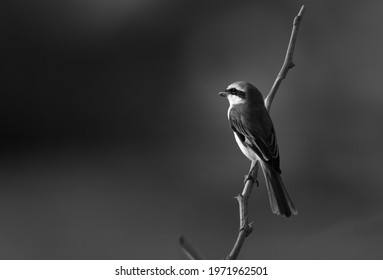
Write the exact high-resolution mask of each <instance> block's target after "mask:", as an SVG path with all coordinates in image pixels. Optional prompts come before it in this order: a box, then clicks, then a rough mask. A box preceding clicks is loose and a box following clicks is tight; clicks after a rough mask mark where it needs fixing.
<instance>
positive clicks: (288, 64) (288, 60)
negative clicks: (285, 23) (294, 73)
mask: <svg viewBox="0 0 383 280" xmlns="http://www.w3.org/2000/svg"><path fill="white" fill-rule="evenodd" d="M304 11H305V5H302V7H301V9H300V10H299V13H298V15H297V16H296V17H295V18H294V22H293V29H292V31H291V36H290V42H289V46H288V47H287V52H286V57H285V61H284V62H283V65H282V68H281V70H280V71H279V74H278V76H277V78H276V80H275V82H274V84H273V86H272V88H271V90H270V92H269V94H268V95H267V97H266V98H265V106H266V109H267V111H269V112H270V107H271V103H272V102H273V99H274V97H275V94H276V93H277V91H278V88H279V86H280V85H281V83H282V80H283V79H284V78H286V75H287V72H288V71H289V70H290V69H291V68H293V67H294V66H295V65H294V63H293V53H294V48H295V41H296V40H297V35H298V28H299V24H300V23H301V20H302V17H303V13H304Z"/></svg>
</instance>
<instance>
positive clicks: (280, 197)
mask: <svg viewBox="0 0 383 280" xmlns="http://www.w3.org/2000/svg"><path fill="white" fill-rule="evenodd" d="M261 167H262V170H263V174H264V175H265V181H266V187H267V192H268V193H269V200H270V206H271V210H272V212H273V213H274V214H277V215H282V216H286V217H290V216H291V214H294V215H297V214H298V210H297V209H296V208H295V206H294V203H293V202H292V200H291V198H290V196H289V194H288V193H287V190H286V188H285V186H284V184H283V182H282V178H281V175H280V174H279V173H278V172H276V171H275V170H274V169H272V168H271V167H269V166H267V165H265V164H264V163H262V162H261Z"/></svg>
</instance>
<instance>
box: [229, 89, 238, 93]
mask: <svg viewBox="0 0 383 280" xmlns="http://www.w3.org/2000/svg"><path fill="white" fill-rule="evenodd" d="M229 91H230V92H231V93H232V94H235V93H236V92H237V89H236V88H231V89H230V90H229Z"/></svg>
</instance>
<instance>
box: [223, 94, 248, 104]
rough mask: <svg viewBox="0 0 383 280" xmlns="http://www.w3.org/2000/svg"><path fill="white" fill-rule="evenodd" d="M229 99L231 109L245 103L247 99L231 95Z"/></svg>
mask: <svg viewBox="0 0 383 280" xmlns="http://www.w3.org/2000/svg"><path fill="white" fill-rule="evenodd" d="M227 99H228V100H229V103H230V107H232V106H233V105H238V104H243V103H245V99H242V98H241V97H239V96H237V95H232V94H229V95H228V96H227Z"/></svg>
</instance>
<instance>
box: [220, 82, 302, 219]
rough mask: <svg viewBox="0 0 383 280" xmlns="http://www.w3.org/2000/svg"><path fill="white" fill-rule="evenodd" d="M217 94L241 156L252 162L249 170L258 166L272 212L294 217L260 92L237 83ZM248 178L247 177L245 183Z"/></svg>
mask: <svg viewBox="0 0 383 280" xmlns="http://www.w3.org/2000/svg"><path fill="white" fill-rule="evenodd" d="M218 95H220V96H222V97H226V98H227V99H228V101H229V109H228V111H227V116H228V119H229V124H230V126H231V129H232V130H233V133H234V137H235V140H236V142H237V144H238V146H239V148H240V149H241V151H242V153H243V154H244V155H245V156H246V157H247V158H248V159H249V160H251V161H252V164H251V166H252V167H251V169H252V168H253V167H254V165H255V163H256V161H258V162H259V164H260V166H261V169H262V171H263V174H264V177H265V182H266V188H267V191H268V195H269V201H270V206H271V210H272V212H273V213H274V214H277V215H281V216H285V217H290V216H291V215H292V214H293V215H297V214H298V211H297V209H296V208H295V205H294V203H293V201H292V200H291V198H290V196H289V194H288V193H287V190H286V187H285V185H284V183H283V181H282V178H281V169H280V165H279V164H280V158H279V148H278V144H277V138H276V133H275V130H274V125H273V122H272V120H271V118H270V115H269V112H268V111H267V109H266V107H265V102H264V100H263V96H262V93H261V92H260V91H259V90H258V89H257V88H256V87H255V86H254V85H252V84H251V83H248V82H244V81H237V82H234V83H232V84H230V85H229V86H228V87H227V88H226V90H225V91H222V92H219V93H218ZM251 169H250V170H251ZM249 174H251V172H249ZM248 179H250V178H249V175H248V176H246V178H245V182H246V181H247V180H248Z"/></svg>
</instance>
